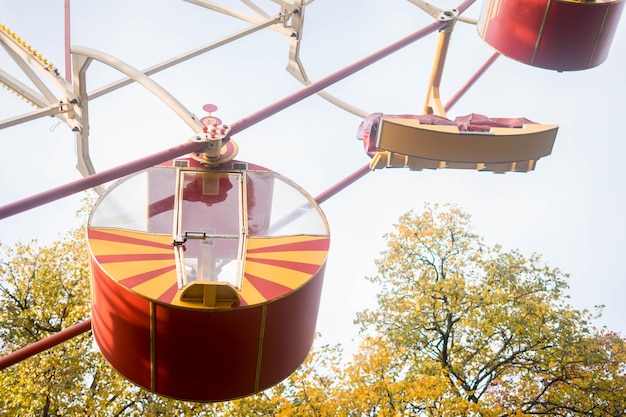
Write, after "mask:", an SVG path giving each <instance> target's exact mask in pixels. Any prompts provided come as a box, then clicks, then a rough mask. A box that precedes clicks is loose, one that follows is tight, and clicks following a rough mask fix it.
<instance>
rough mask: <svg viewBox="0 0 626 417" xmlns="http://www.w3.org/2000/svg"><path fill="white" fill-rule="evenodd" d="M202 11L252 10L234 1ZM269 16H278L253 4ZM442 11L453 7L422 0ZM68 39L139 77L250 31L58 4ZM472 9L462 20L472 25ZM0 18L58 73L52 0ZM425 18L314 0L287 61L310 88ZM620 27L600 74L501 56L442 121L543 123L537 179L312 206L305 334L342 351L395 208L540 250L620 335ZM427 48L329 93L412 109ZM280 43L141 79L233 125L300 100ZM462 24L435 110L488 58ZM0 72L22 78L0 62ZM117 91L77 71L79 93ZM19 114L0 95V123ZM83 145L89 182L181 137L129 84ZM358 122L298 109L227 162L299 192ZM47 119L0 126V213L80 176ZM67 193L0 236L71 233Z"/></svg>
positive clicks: (625, 308)
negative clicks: (314, 268) (312, 288)
mask: <svg viewBox="0 0 626 417" xmlns="http://www.w3.org/2000/svg"><path fill="white" fill-rule="evenodd" d="M216 3H218V4H221V5H224V6H229V7H233V8H236V9H238V10H244V11H246V13H248V14H252V12H251V11H250V10H249V9H247V8H246V7H245V6H244V5H243V4H242V3H241V2H237V1H234V0H230V1H226V0H220V1H217V0H216ZM258 4H259V5H260V6H262V7H263V8H264V9H265V10H266V11H267V12H268V13H269V14H270V15H275V14H277V13H278V6H277V5H276V4H274V3H273V2H271V1H269V0H265V1H259V2H258ZM436 4H437V5H439V6H440V7H442V8H444V9H445V8H452V7H454V6H455V5H456V4H457V3H456V2H452V1H450V0H445V1H442V2H436ZM71 10H72V22H71V27H72V44H73V45H81V46H86V47H89V48H93V49H96V50H99V51H102V52H105V53H107V54H109V55H112V56H114V57H117V58H119V59H121V60H122V61H125V62H126V63H128V64H129V65H132V66H134V67H135V68H137V69H145V68H148V67H151V66H153V65H156V64H158V63H160V62H162V61H165V60H167V59H169V58H172V57H175V56H178V55H181V54H183V53H185V52H187V51H189V50H192V49H194V48H197V47H199V46H201V45H204V44H207V43H210V42H213V41H215V40H218V39H220V38H222V37H225V36H228V35H230V34H232V33H234V32H236V31H238V30H240V29H242V28H244V27H247V26H249V24H248V23H245V22H242V21H239V20H237V19H234V18H231V17H228V16H224V15H221V14H218V13H216V12H213V11H210V10H207V9H203V8H201V7H199V6H196V5H193V4H189V3H186V2H183V1H177V0H160V1H148V0H135V1H132V2H128V1H126V0H109V1H104V2H102V1H99V2H96V1H87V0H74V1H73V2H72V9H71ZM479 10H480V2H477V3H476V4H475V5H474V6H472V7H471V8H470V9H469V10H468V11H467V13H466V15H467V16H469V17H477V16H478V13H479ZM0 22H1V23H4V24H6V25H7V26H8V27H10V28H11V29H12V30H13V31H15V32H16V33H18V35H20V36H21V37H22V38H23V39H24V40H25V41H26V42H27V43H29V44H30V45H32V46H33V47H34V48H35V49H37V50H38V51H40V52H41V54H42V55H43V56H44V57H46V58H48V60H50V61H51V62H53V63H54V64H55V66H57V67H58V68H59V69H60V70H61V72H62V73H64V49H63V0H56V1H41V0H39V1H38V0H22V1H20V2H11V1H6V0H5V1H2V2H1V3H0ZM431 22H432V18H431V17H430V16H428V15H427V14H425V13H424V12H422V11H421V10H419V9H418V8H417V7H415V6H414V5H412V4H410V3H409V2H408V1H406V0H378V1H374V0H363V1H356V0H343V1H336V0H316V1H314V2H313V3H311V4H310V5H309V6H307V8H306V13H305V25H304V33H303V40H302V43H301V58H302V61H303V63H304V65H305V68H306V70H307V73H308V76H309V78H310V79H311V80H313V81H315V80H317V79H320V78H322V77H324V76H326V75H328V74H331V73H332V72H334V71H336V70H338V69H340V68H342V67H344V66H345V65H348V64H350V63H352V62H353V61H355V60H357V59H360V58H362V57H364V56H366V55H369V54H370V53H372V52H375V51H376V50H378V49H380V48H382V47H384V46H386V45H388V44H389V43H391V42H393V41H396V40H398V39H399V38H401V37H403V36H406V35H408V34H410V33H412V32H414V31H416V30H418V29H420V28H421V27H423V26H425V25H426V24H429V23H431ZM625 26H626V25H624V24H623V22H622V24H621V25H620V27H619V29H618V32H617V34H616V36H615V39H614V42H613V46H612V50H611V52H610V54H609V57H608V59H607V61H606V62H605V63H604V64H602V65H601V66H599V67H597V68H594V69H591V70H587V71H581V72H566V73H557V72H554V71H548V70H543V69H539V68H533V67H530V66H527V65H524V64H521V63H519V62H515V61H513V60H510V59H508V58H505V57H500V58H499V59H498V60H497V61H496V63H495V64H494V65H493V66H492V67H491V69H490V70H489V71H488V72H487V74H486V75H484V76H483V78H481V79H480V80H479V81H478V82H477V83H476V84H475V86H474V87H473V88H472V89H471V90H470V92H468V94H466V95H465V96H464V97H463V98H462V99H461V100H460V101H459V102H458V103H457V105H456V106H455V107H453V108H452V109H450V111H449V112H448V114H449V116H451V117H455V116H459V115H465V114H468V113H482V114H486V115H488V116H492V117H527V118H529V119H531V120H534V121H536V122H540V123H545V124H558V125H559V126H560V127H559V133H558V135H557V139H556V143H555V146H554V149H553V153H552V155H551V156H548V157H546V158H543V159H541V160H540V161H539V162H538V164H537V168H536V171H534V172H531V173H527V174H523V173H507V174H504V175H496V174H492V173H489V172H476V171H466V170H463V171H453V170H437V171H423V172H410V171H408V170H404V169H395V170H383V171H376V172H373V173H370V174H368V175H367V176H366V177H365V178H363V179H361V180H359V181H358V182H357V183H356V184H353V185H352V186H350V187H349V188H348V189H346V190H344V191H342V192H341V193H339V194H338V195H336V196H334V197H332V198H331V199H330V200H328V201H327V202H325V203H323V204H322V209H323V210H324V212H325V214H326V216H327V218H328V221H329V224H330V230H331V251H330V254H329V259H328V264H327V268H326V275H325V284H324V293H323V296H322V304H321V307H320V313H319V319H318V330H319V331H320V332H321V333H322V334H323V336H324V338H323V339H322V340H323V341H324V342H328V343H335V342H342V343H349V342H350V339H351V338H353V337H355V335H356V333H357V329H356V328H355V327H354V326H353V325H352V321H353V319H354V317H355V312H356V311H359V310H361V309H363V308H365V307H368V306H372V305H373V297H374V294H375V289H374V288H373V287H371V285H370V284H369V282H367V281H366V280H365V277H366V276H370V275H373V274H374V273H375V268H374V259H376V258H378V257H379V256H380V253H381V252H382V251H383V250H384V249H385V246H384V237H383V235H384V234H385V233H387V232H389V231H391V228H392V224H394V223H395V222H396V221H397V219H398V218H399V216H400V215H401V214H402V213H404V212H406V211H407V210H409V209H414V210H417V211H419V210H420V209H421V208H422V207H423V205H424V203H426V202H429V203H448V202H451V203H456V204H457V205H459V206H460V207H461V208H463V209H464V210H465V211H467V212H468V213H470V214H471V215H472V217H473V221H474V225H475V230H476V232H477V233H478V234H480V235H482V236H484V237H485V238H486V241H487V242H488V243H490V244H495V243H500V244H502V245H503V246H504V248H506V249H515V248H517V249H520V250H521V251H522V252H523V253H524V254H526V255H530V254H531V253H533V252H538V253H541V254H543V255H544V260H545V261H546V262H547V263H548V264H549V265H550V266H551V267H559V268H560V269H561V270H563V271H564V272H566V273H569V274H570V275H571V278H570V281H569V283H570V287H571V289H570V295H571V303H572V304H573V305H574V306H575V307H577V308H593V306H594V305H599V304H603V305H605V306H606V308H605V311H604V316H603V318H602V319H601V320H599V321H598V323H597V324H598V325H599V326H607V327H608V328H609V329H610V330H615V331H619V332H621V333H622V335H624V334H626V322H625V321H624V319H623V317H626V303H625V302H624V300H623V297H624V293H625V290H626V273H625V272H624V268H623V263H622V262H623V256H624V253H626V240H625V239H624V238H623V236H624V235H625V234H626V221H625V220H624V216H623V204H624V194H625V192H626V186H625V185H624V181H623V180H622V174H621V163H622V161H621V158H622V157H623V156H624V155H626V140H624V134H623V133H622V124H623V118H624V115H623V113H624V94H625V93H626V81H625V79H624V75H623V68H625V67H626V33H625V32H626V27H625ZM436 42H437V35H436V34H432V35H430V36H428V37H426V38H425V39H423V40H421V41H418V42H417V43H415V44H414V45H411V46H409V47H407V48H405V49H403V50H402V51H400V52H398V53H396V54H394V55H392V56H391V57H388V58H386V59H384V60H383V61H380V62H379V63H376V64H374V65H373V66H371V67H370V68H368V69H366V70H364V71H361V72H360V73H358V74H356V75H354V76H352V77H350V78H349V79H347V80H344V81H342V82H340V83H338V84H336V85H334V86H332V87H331V88H330V89H329V91H330V92H331V93H333V94H335V95H336V96H338V97H340V98H342V99H343V100H345V101H347V102H348V103H350V104H352V105H354V106H356V107H358V108H361V109H363V110H365V111H367V112H377V111H381V112H385V113H390V114H394V113H395V114H397V113H413V114H419V113H421V112H422V109H423V104H424V100H425V94H426V88H427V85H428V77H429V74H430V70H431V66H432V62H433V58H434V52H435V48H436ZM288 48H289V41H288V39H287V38H286V37H285V36H283V35H281V34H279V33H277V32H274V31H271V30H267V29H266V30H264V31H261V32H258V33H255V34H253V35H250V36H248V37H246V38H243V39H240V40H237V41H234V42H233V43H231V44H228V45H226V46H223V47H220V48H219V49H217V50H214V51H212V52H209V53H207V54H204V55H202V56H200V57H197V58H194V59H191V60H189V61H187V62H185V63H182V64H179V65H177V66H176V67H174V68H172V69H168V70H165V71H163V72H161V73H158V74H156V75H155V76H153V79H154V80H155V81H156V82H158V83H159V84H161V85H162V86H163V87H164V88H165V89H167V90H168V91H169V92H170V93H172V94H173V95H174V96H175V97H176V98H177V99H178V100H179V101H180V102H181V103H183V104H184V105H185V106H186V107H187V109H189V110H190V111H191V112H193V113H195V114H196V115H198V116H199V117H202V116H203V115H204V113H203V110H202V106H203V105H204V104H206V103H214V104H216V105H217V106H218V107H219V109H218V111H217V112H216V113H215V115H216V116H219V117H220V118H221V119H222V120H223V121H224V122H226V123H232V122H234V121H237V120H240V119H242V118H244V117H246V116H248V115H249V114H251V113H253V112H254V111H256V110H258V109H260V108H262V107H265V106H267V105H269V104H272V103H274V102H275V101H276V100H279V99H281V98H283V97H284V96H286V95H288V94H291V93H293V92H295V91H297V90H299V89H300V88H301V85H300V84H299V83H298V82H297V81H296V80H295V79H293V78H292V77H291V76H290V75H289V74H288V73H287V72H286V71H285V67H286V64H287V56H288ZM492 52H493V50H492V49H491V47H490V46H488V45H487V44H485V43H484V42H483V41H482V40H481V39H480V37H479V36H478V34H477V32H476V28H475V27H474V26H471V25H469V24H465V23H462V22H458V23H457V24H456V27H455V30H454V33H453V35H452V41H451V44H450V49H449V54H448V60H447V62H446V67H445V71H444V75H443V81H442V84H441V94H442V98H443V101H444V103H445V102H446V101H447V99H449V98H450V97H452V95H453V94H454V93H456V91H457V90H458V88H460V86H462V85H463V84H464V83H465V82H466V80H467V79H468V78H469V77H470V76H471V75H472V74H473V73H474V71H476V70H477V69H478V67H479V66H480V65H481V64H482V63H483V62H484V61H485V60H486V59H487V58H488V57H489V56H490V55H491V54H492ZM0 68H1V69H2V70H4V71H6V72H8V73H9V74H11V75H13V76H15V77H17V78H20V79H24V77H23V75H22V74H21V73H20V71H19V69H18V68H17V67H16V66H15V65H14V64H13V62H12V61H11V59H10V58H9V57H8V55H7V54H6V53H5V52H4V50H0ZM119 78H122V75H121V74H119V73H117V72H116V71H114V70H112V69H109V68H106V67H105V66H104V65H102V64H99V63H93V64H92V65H91V67H90V68H89V71H88V75H87V82H88V86H89V87H88V90H89V91H92V90H95V89H97V88H99V87H101V86H103V85H105V84H107V83H109V82H112V81H115V80H117V79H119ZM33 110H34V108H32V107H30V106H29V105H28V104H26V103H24V102H23V101H21V100H20V99H19V98H18V97H16V96H14V95H13V94H12V93H10V92H9V91H7V90H5V89H1V90H0V120H2V119H5V118H9V117H13V116H17V115H20V114H23V113H26V112H30V111H33ZM89 111H90V127H91V150H92V153H91V154H92V158H93V161H94V164H95V166H96V169H97V170H102V169H105V168H110V167H113V166H116V165H119V164H121V163H124V162H129V161H131V160H133V159H134V158H137V157H140V156H143V155H146V154H149V153H153V152H156V151H160V150H163V149H166V148H168V147H170V146H173V145H178V144H181V143H183V142H185V141H187V139H189V138H190V137H191V135H192V133H193V132H192V131H191V130H190V129H189V127H188V126H186V125H185V124H184V123H183V122H182V121H181V120H180V119H179V118H178V117H177V116H176V115H175V114H174V113H173V112H172V111H171V110H169V109H168V108H167V107H166V106H165V105H164V104H163V103H161V102H160V101H158V100H157V99H156V98H155V97H154V96H153V95H152V94H150V93H149V92H147V91H145V90H144V89H143V88H142V87H140V86H138V85H131V86H127V87H124V88H122V89H120V90H118V91H116V92H113V93H110V94H108V95H106V96H104V97H101V98H98V99H95V100H93V101H92V102H90V103H89ZM359 123H360V119H359V118H358V117H356V116H354V115H352V114H349V113H347V112H345V111H344V110H341V109H339V108H337V107H335V106H333V105H332V104H329V103H327V102H326V101H324V100H322V99H321V98H319V97H311V98H308V99H306V100H304V101H302V102H300V103H298V104H296V105H294V106H292V107H291V108H289V109H287V110H285V111H283V112H281V113H279V114H277V115H275V116H272V117H271V118H269V119H267V120H265V121H263V122H261V123H259V124H257V125H255V126H253V127H251V128H249V129H247V130H245V131H243V132H241V133H240V134H238V135H236V136H235V138H234V140H235V141H236V142H237V143H238V144H239V147H240V153H239V156H238V158H237V159H240V160H244V161H248V162H253V163H256V164H260V165H263V166H266V167H267V168H270V169H272V170H274V171H277V172H279V173H281V174H283V175H285V176H286V177H288V178H290V179H292V180H294V181H295V182H297V183H298V184H300V185H301V186H302V187H303V188H304V189H305V190H307V191H308V192H309V193H310V194H311V195H313V196H315V195H317V194H319V193H321V192H322V191H324V190H326V189H327V188H328V187H330V186H332V185H333V184H334V183H336V182H338V181H340V180H341V179H343V178H344V177H345V176H346V175H348V174H350V173H352V172H354V171H355V170H357V169H359V168H360V167H362V166H363V165H364V164H366V163H367V162H368V161H369V158H368V157H367V156H366V155H365V153H364V152H363V150H362V146H361V142H359V141H357V140H356V138H355V133H356V129H357V127H358V125H359ZM57 124H58V120H57V119H54V118H48V117H46V118H43V119H39V120H37V121H34V122H29V123H26V124H23V125H20V126H16V127H11V128H7V129H4V130H0V143H2V145H3V152H2V153H1V154H0V155H1V156H0V161H1V167H0V204H2V205H3V204H7V203H10V202H12V201H15V200H16V199H20V198H23V197H27V196H30V195H32V194H34V193H37V192H41V191H44V190H47V189H49V188H51V187H54V186H58V185H62V184H64V183H66V182H69V181H73V180H76V179H78V178H80V174H79V173H78V171H76V169H75V168H74V165H75V155H74V141H73V134H72V133H71V132H70V130H69V129H68V128H67V126H65V125H64V124H62V123H61V124H60V125H58V126H57ZM79 199H80V196H76V197H71V198H66V199H63V200H61V201H59V202H56V203H53V204H50V205H47V206H44V207H41V208H38V209H35V210H32V211H31V212H29V213H25V214H20V215H17V216H14V217H11V218H9V219H5V220H1V221H0V240H1V241H2V242H5V243H12V242H15V241H18V240H21V241H28V240H30V239H34V238H36V239H39V240H40V241H41V242H42V243H46V242H50V241H52V240H53V239H54V238H55V237H57V236H58V235H59V234H61V233H63V232H64V231H65V230H67V229H68V227H70V226H71V225H72V224H74V223H75V220H74V212H75V210H76V208H77V207H78V200H79Z"/></svg>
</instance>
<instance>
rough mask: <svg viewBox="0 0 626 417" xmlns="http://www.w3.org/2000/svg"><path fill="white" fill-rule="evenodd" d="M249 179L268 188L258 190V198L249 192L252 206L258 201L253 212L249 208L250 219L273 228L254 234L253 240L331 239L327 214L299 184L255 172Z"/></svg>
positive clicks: (254, 232)
mask: <svg viewBox="0 0 626 417" xmlns="http://www.w3.org/2000/svg"><path fill="white" fill-rule="evenodd" d="M248 176H249V177H250V178H252V184H255V185H256V184H264V185H265V187H262V186H256V187H255V188H254V195H251V192H250V190H248V203H249V201H250V199H251V198H252V199H253V200H254V201H255V204H254V205H253V206H252V209H251V208H250V205H249V206H248V219H250V218H254V219H255V224H261V223H262V222H261V220H260V219H262V220H263V222H267V221H269V226H264V227H259V228H257V229H256V230H250V236H281V235H298V234H310V235H328V227H327V225H326V222H325V221H324V217H323V214H322V213H321V211H320V210H319V208H318V207H317V205H316V204H314V202H313V201H312V199H311V197H310V196H308V195H306V194H305V192H304V191H302V190H301V189H300V188H299V187H298V186H297V185H296V184H294V183H292V182H290V181H288V180H287V179H285V178H283V177H281V176H278V175H276V174H275V173H271V172H270V173H261V172H254V173H252V172H251V173H248ZM271 178H273V180H272V181H270V179H271ZM248 184H250V181H249V182H248ZM269 184H271V187H270V186H269Z"/></svg>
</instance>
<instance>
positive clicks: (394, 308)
mask: <svg viewBox="0 0 626 417" xmlns="http://www.w3.org/2000/svg"><path fill="white" fill-rule="evenodd" d="M376 264H377V268H378V273H377V275H376V276H374V277H372V278H371V280H372V281H373V282H374V283H376V284H377V285H378V286H379V293H378V296H377V301H378V302H377V307H376V308H374V309H371V310H367V311H363V312H361V313H360V314H359V315H358V319H357V323H358V324H359V325H360V328H361V335H362V343H361V346H360V349H359V351H358V352H357V354H356V355H354V357H353V358H351V360H349V361H347V362H345V361H342V360H341V356H340V352H339V351H338V350H336V349H327V350H325V351H315V352H313V353H312V356H311V357H310V359H309V361H312V362H307V363H306V364H305V366H303V367H301V368H300V369H299V370H298V371H296V373H295V374H294V375H293V376H292V377H291V378H289V380H288V381H286V382H285V383H284V384H281V386H279V387H277V388H275V389H273V390H268V391H266V392H264V393H263V394H262V395H259V396H256V397H250V398H248V399H244V400H240V401H238V402H237V401H236V402H231V403H227V404H224V405H223V406H224V407H226V409H230V410H231V411H235V410H237V409H238V407H242V409H244V410H246V411H248V412H249V411H250V410H254V407H252V404H258V405H259V406H260V407H265V408H264V409H265V410H271V413H269V412H268V414H265V415H274V416H283V415H302V416H354V417H357V416H358V417H364V416H372V417H373V416H405V415H411V416H432V417H436V416H441V417H445V416H485V417H488V416H489V417H490V416H494V417H505V416H532V415H541V416H623V415H626V342H625V341H624V339H623V338H621V337H620V336H619V335H617V334H615V333H612V332H608V331H606V330H597V329H595V328H594V327H593V326H592V322H593V320H594V319H595V317H596V315H597V314H599V311H598V312H594V313H591V312H588V311H584V310H583V311H579V310H576V309H574V308H573V307H572V306H570V305H569V304H568V298H567V290H568V285H567V275H566V274H564V273H562V272H561V271H560V270H559V269H557V268H551V267H549V266H548V265H546V264H545V263H544V262H543V261H542V259H541V257H540V256H539V255H536V254H533V255H531V256H524V255H522V254H521V253H520V252H518V251H515V250H513V251H504V250H503V249H502V247H500V246H497V245H496V246H493V247H489V246H487V245H486V244H485V243H484V241H483V239H482V238H480V237H479V236H477V235H476V234H475V233H473V232H472V227H471V223H470V216H469V215H468V214H466V213H464V212H463V211H462V210H460V209H459V208H457V207H454V206H452V207H445V208H441V207H438V206H427V207H426V208H425V210H424V212H423V213H421V214H416V213H414V212H409V213H407V214H405V215H404V216H402V217H401V218H400V220H399V222H398V224H396V225H395V226H394V228H393V231H392V232H391V233H389V234H388V235H387V248H386V250H385V251H384V252H383V253H382V257H381V258H380V259H379V260H378V261H376ZM311 358H312V359H311ZM329 364H332V365H331V366H329ZM329 372H330V373H334V374H335V375H334V378H333V377H332V375H329ZM229 407H230V408H229ZM293 407H298V408H293ZM238 415H245V414H238ZM250 415H254V414H250Z"/></svg>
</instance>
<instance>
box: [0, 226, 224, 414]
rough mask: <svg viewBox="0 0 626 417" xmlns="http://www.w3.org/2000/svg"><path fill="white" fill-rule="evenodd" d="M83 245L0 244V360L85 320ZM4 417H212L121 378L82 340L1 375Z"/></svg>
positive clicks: (202, 408)
mask: <svg viewBox="0 0 626 417" xmlns="http://www.w3.org/2000/svg"><path fill="white" fill-rule="evenodd" d="M85 242H86V238H85V234H84V230H83V229H82V228H79V229H76V230H72V231H70V232H68V233H67V234H66V235H65V236H63V237H62V238H61V239H59V240H58V241H57V242H54V243H53V244H52V245H50V246H47V247H40V246H39V245H38V244H37V242H35V241H33V242H30V243H28V244H21V243H18V244H16V245H14V246H6V245H2V244H0V355H4V354H7V353H10V352H13V351H15V350H16V349H19V348H21V347H23V346H26V345H28V344H30V343H33V342H35V341H38V340H41V339H42V338H44V337H46V336H48V335H50V334H52V333H55V332H59V331H60V330H62V329H64V328H67V327H69V326H71V325H73V324H76V323H78V322H80V321H83V320H85V319H87V318H88V317H89V312H90V307H89V306H90V294H89V274H88V265H87V250H86V243H85ZM0 392H2V395H0V415H2V416H5V415H6V416H42V417H46V416H53V415H63V416H84V415H93V416H134V415H142V416H143V415H153V416H159V415H160V416H166V415H167V416H176V415H180V416H186V415H213V413H212V411H211V410H212V406H211V405H201V404H194V403H183V402H179V401H174V400H169V399H163V398H161V397H158V396H156V395H154V394H151V393H149V392H147V391H145V390H143V389H140V388H138V387H136V386H134V385H132V384H131V383H130V382H128V381H126V380H125V379H124V378H122V377H121V376H119V375H118V374H117V373H116V372H115V371H113V370H112V368H111V367H110V366H109V365H108V364H107V363H106V362H105V361H104V359H103V358H102V356H101V355H100V353H99V352H98V351H97V349H95V348H94V344H93V341H92V338H91V335H90V332H89V333H88V334H83V335H81V336H79V337H76V338H74V339H72V340H69V341H67V342H65V343H63V344H61V345H58V346H56V347H55V348H53V349H50V350H48V351H46V352H43V353H41V354H39V355H36V356H34V357H32V358H29V359H27V360H25V361H22V362H20V363H19V364H16V365H13V366H11V367H9V368H7V369H5V370H3V371H0Z"/></svg>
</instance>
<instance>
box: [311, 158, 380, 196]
mask: <svg viewBox="0 0 626 417" xmlns="http://www.w3.org/2000/svg"><path fill="white" fill-rule="evenodd" d="M368 172H371V169H370V165H369V164H365V165H364V166H362V167H361V168H359V169H357V170H356V171H354V172H353V173H352V174H350V175H348V176H347V177H346V178H344V179H343V180H341V181H339V182H338V183H337V184H335V185H333V186H332V187H330V188H329V189H327V190H326V191H324V192H322V193H321V194H319V195H318V196H317V197H315V202H317V204H321V203H323V202H324V201H326V200H328V199H329V198H330V197H332V196H334V195H335V194H337V193H338V192H339V191H341V190H343V189H345V188H346V187H348V186H349V185H350V184H352V183H354V182H355V181H357V180H358V179H360V178H362V177H364V176H365V174H367V173H368Z"/></svg>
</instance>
